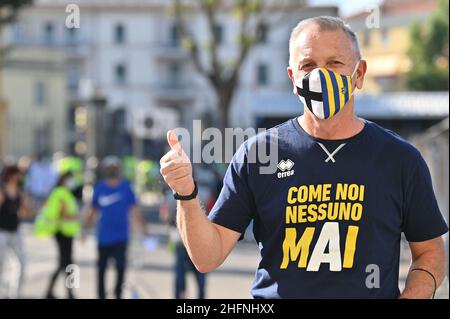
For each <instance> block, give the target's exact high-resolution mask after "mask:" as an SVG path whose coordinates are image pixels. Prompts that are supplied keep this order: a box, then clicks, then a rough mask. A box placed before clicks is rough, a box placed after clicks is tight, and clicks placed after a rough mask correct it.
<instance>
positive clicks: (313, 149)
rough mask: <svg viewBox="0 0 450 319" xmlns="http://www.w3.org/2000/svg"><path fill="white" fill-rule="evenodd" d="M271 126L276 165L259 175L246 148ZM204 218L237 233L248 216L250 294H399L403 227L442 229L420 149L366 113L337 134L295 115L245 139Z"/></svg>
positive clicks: (413, 235) (436, 232) (415, 238)
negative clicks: (357, 126)
mask: <svg viewBox="0 0 450 319" xmlns="http://www.w3.org/2000/svg"><path fill="white" fill-rule="evenodd" d="M274 133H275V136H276V139H274V140H276V141H277V143H275V145H276V147H277V150H278V158H277V164H278V165H277V167H276V171H275V172H273V173H271V174H262V173H261V170H260V169H261V166H263V165H264V164H261V163H259V162H260V161H257V160H254V159H255V157H254V156H253V157H252V158H251V159H252V160H250V156H249V154H250V153H251V154H255V151H254V149H255V148H257V145H259V144H258V142H257V141H258V140H261V137H262V140H264V139H266V140H268V141H269V138H268V137H269V136H273V135H274ZM274 140H272V142H271V143H274V142H273V141H274ZM267 148H268V147H267ZM209 218H210V220H211V221H212V222H214V223H216V224H219V225H222V226H224V227H226V228H229V229H232V230H234V231H237V232H240V233H244V232H245V229H246V228H247V226H248V225H249V223H250V222H251V221H253V233H254V236H255V239H256V241H257V243H258V245H259V248H260V254H261V261H260V264H259V266H258V269H257V271H256V277H255V281H254V283H253V287H252V291H251V292H252V295H253V296H254V297H255V298H396V297H398V296H399V293H400V292H399V288H398V278H399V256H400V239H401V234H402V232H403V233H404V234H405V237H406V239H407V240H408V241H410V242H420V241H425V240H429V239H432V238H435V237H438V236H440V235H443V234H445V233H446V232H447V230H448V227H447V224H446V222H445V220H444V219H443V217H442V214H441V212H440V210H439V208H438V204H437V201H436V198H435V195H434V191H433V187H432V183H431V177H430V173H429V170H428V167H427V165H426V163H425V161H424V159H423V158H422V156H421V154H420V153H419V151H418V150H417V149H416V148H414V147H413V146H412V145H410V144H409V143H407V142H406V141H405V140H403V139H402V138H401V137H399V136H398V135H396V134H395V133H393V132H391V131H389V130H386V129H384V128H382V127H380V126H378V125H377V124H375V123H372V122H370V121H365V125H364V128H363V129H362V131H361V132H359V133H358V134H356V135H355V136H353V137H350V138H348V139H342V140H323V139H319V138H315V137H313V136H311V135H309V134H308V133H306V132H305V131H304V130H303V129H302V127H301V126H300V125H299V123H298V121H297V119H292V120H289V121H287V122H285V123H283V124H281V125H279V126H277V127H275V128H272V129H270V130H267V131H265V132H264V133H260V134H259V135H258V136H257V137H254V138H251V139H249V140H247V141H246V142H245V143H243V144H242V146H241V147H240V148H239V150H238V151H237V152H236V154H235V155H234V157H233V160H232V162H231V164H230V166H229V167H228V170H227V173H226V175H225V177H224V186H223V188H222V191H221V193H220V196H219V198H218V200H217V202H216V204H215V206H214V208H213V209H212V211H211V214H210V215H209ZM378 272H379V280H377V278H376V276H377V274H378Z"/></svg>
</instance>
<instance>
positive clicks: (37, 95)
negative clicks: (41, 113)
mask: <svg viewBox="0 0 450 319" xmlns="http://www.w3.org/2000/svg"><path fill="white" fill-rule="evenodd" d="M45 100H46V88H45V83H44V82H43V81H37V82H36V83H35V85H34V103H35V104H36V105H37V106H43V105H44V104H45Z"/></svg>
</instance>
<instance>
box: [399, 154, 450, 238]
mask: <svg viewBox="0 0 450 319" xmlns="http://www.w3.org/2000/svg"><path fill="white" fill-rule="evenodd" d="M416 162H417V164H416V165H415V169H413V171H412V172H411V173H410V174H407V175H409V176H407V177H406V178H408V181H407V182H406V183H405V185H406V189H405V192H404V199H405V201H404V206H403V229H402V231H403V232H404V234H405V237H406V239H407V240H408V241H409V242H420V241H426V240H430V239H433V238H436V237H439V236H441V235H443V234H445V233H446V232H447V231H448V226H447V223H446V222H445V220H444V217H443V216H442V213H441V211H440V210H439V206H438V203H437V200H436V196H435V194H434V190H433V185H432V181H431V175H430V171H429V169H428V166H427V164H426V162H425V160H424V159H423V157H422V156H421V155H420V153H418V156H417V161H416Z"/></svg>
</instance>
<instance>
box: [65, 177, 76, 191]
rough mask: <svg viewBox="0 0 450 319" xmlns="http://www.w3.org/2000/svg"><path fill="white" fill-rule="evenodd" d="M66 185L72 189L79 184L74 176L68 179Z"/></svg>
mask: <svg viewBox="0 0 450 319" xmlns="http://www.w3.org/2000/svg"><path fill="white" fill-rule="evenodd" d="M65 185H66V187H67V188H68V189H70V190H74V189H75V188H76V187H77V186H78V185H77V181H76V180H75V179H74V178H72V177H71V178H69V179H68V180H67V181H66V183H65Z"/></svg>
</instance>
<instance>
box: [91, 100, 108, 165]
mask: <svg viewBox="0 0 450 319" xmlns="http://www.w3.org/2000/svg"><path fill="white" fill-rule="evenodd" d="M106 102H107V100H106V98H105V97H104V96H103V95H101V94H99V93H98V92H96V93H95V94H94V96H93V97H92V98H91V99H90V101H89V103H88V107H87V114H88V117H87V128H86V144H87V145H86V146H87V150H86V157H87V158H89V157H97V158H102V157H104V156H105V155H106V153H107V151H108V149H109V148H108V145H107V141H106V123H105V120H106Z"/></svg>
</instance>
